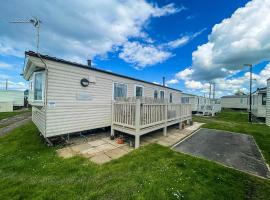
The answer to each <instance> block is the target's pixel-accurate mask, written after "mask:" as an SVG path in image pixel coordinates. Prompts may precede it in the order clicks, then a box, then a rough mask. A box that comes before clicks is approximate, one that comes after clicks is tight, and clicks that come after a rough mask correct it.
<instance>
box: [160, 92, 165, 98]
mask: <svg viewBox="0 0 270 200" xmlns="http://www.w3.org/2000/svg"><path fill="white" fill-rule="evenodd" d="M161 92H163V98H161ZM159 98H160V99H162V100H165V90H159Z"/></svg>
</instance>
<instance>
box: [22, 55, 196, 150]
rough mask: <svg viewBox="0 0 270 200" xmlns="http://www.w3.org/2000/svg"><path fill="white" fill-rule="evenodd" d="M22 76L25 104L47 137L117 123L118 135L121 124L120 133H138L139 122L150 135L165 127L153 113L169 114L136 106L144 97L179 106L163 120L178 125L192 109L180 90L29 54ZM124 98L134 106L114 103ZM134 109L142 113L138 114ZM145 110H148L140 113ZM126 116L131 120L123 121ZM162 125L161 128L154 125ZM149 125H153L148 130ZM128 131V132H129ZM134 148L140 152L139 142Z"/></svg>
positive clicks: (160, 107)
mask: <svg viewBox="0 0 270 200" xmlns="http://www.w3.org/2000/svg"><path fill="white" fill-rule="evenodd" d="M23 75H24V78H25V79H26V80H28V81H29V97H28V100H29V104H31V105H32V120H33V122H34V123H35V124H36V126H37V127H38V129H39V131H40V132H41V133H42V134H43V136H44V137H45V138H49V137H53V136H59V135H64V134H69V133H76V132H80V131H85V130H91V129H96V128H102V127H108V126H111V125H112V122H115V126H114V127H113V129H114V130H118V129H117V127H118V125H119V127H121V128H122V129H120V128H119V129H120V130H122V131H123V132H125V130H124V129H123V128H127V127H128V128H129V130H128V131H130V130H131V129H132V130H133V128H134V127H136V130H139V129H138V126H137V125H138V124H137V123H139V124H140V123H143V126H142V127H143V128H148V129H147V130H153V129H154V128H153V126H154V125H155V128H156V129H157V128H160V127H161V128H164V118H162V116H161V115H160V113H157V110H163V109H165V108H166V109H167V107H168V106H166V104H153V105H152V104H150V103H149V104H147V103H144V102H141V103H139V104H137V103H138V101H137V100H138V99H142V98H147V97H148V98H149V99H150V98H151V99H160V100H162V99H164V102H166V101H165V100H166V99H167V100H168V103H169V104H170V106H173V105H174V104H177V105H176V106H177V107H178V108H179V110H178V111H179V112H178V111H177V110H174V111H173V110H171V111H169V110H168V112H165V113H167V114H166V118H165V119H167V118H168V119H169V118H170V117H173V119H177V120H178V121H177V123H180V122H181V120H191V111H190V105H187V106H182V105H180V103H181V94H182V92H181V91H180V90H177V89H173V88H169V87H166V86H162V85H157V84H154V83H151V82H147V81H142V80H138V79H135V78H131V77H127V76H123V75H119V74H115V73H112V72H108V71H105V70H100V69H97V68H93V67H91V66H88V65H82V64H78V63H73V62H69V61H65V60H62V59H58V58H55V57H50V56H47V55H40V54H36V53H35V52H31V51H29V52H26V62H25V66H24V72H23ZM128 97H130V99H132V98H133V99H136V101H135V102H125V101H124V100H123V102H120V103H118V102H116V103H114V102H115V100H117V99H128ZM134 97H135V98H134ZM120 104H121V105H120ZM136 105H138V106H140V107H141V109H139V110H137V107H136ZM143 106H146V107H147V106H148V107H147V109H145V110H144V107H143ZM151 106H152V108H151ZM181 106H182V107H181ZM168 109H169V108H168ZM137 111H138V112H140V115H138V114H137ZM150 111H151V113H150V114H151V115H150V114H149V113H146V114H147V115H144V114H145V112H150ZM166 111H167V110H166ZM112 112H113V113H112ZM182 112H186V115H185V116H182ZM162 113H163V112H162ZM162 113H161V114H162ZM180 115H181V117H180ZM151 116H153V117H155V118H154V119H150V121H151V120H156V121H151V123H150V121H148V120H149V118H150V117H151ZM160 116H161V118H160ZM128 117H130V119H127V118H128ZM138 117H141V120H140V119H138V120H140V121H138V120H137V118H138ZM121 120H123V121H121ZM158 120H159V121H158ZM179 120H180V121H179ZM161 122H162V126H158V125H159V124H161ZM171 122H176V121H170V123H171ZM127 123H130V124H127ZM170 123H168V124H170ZM149 124H150V125H153V126H151V127H150V125H149ZM135 125H136V126H135ZM148 125H149V126H148ZM114 130H112V134H113V132H114ZM128 131H126V132H127V133H130V132H128ZM142 132H143V131H142ZM144 133H145V130H144ZM131 134H132V135H135V137H136V141H137V140H138V138H139V137H140V135H141V133H138V134H137V132H136V134H137V135H138V136H137V135H136V134H133V132H132V133H131ZM135 146H136V147H138V143H136V144H135Z"/></svg>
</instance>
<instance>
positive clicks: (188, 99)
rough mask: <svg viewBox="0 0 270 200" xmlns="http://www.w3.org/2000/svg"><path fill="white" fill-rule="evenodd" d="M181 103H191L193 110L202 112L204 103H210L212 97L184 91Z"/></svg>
mask: <svg viewBox="0 0 270 200" xmlns="http://www.w3.org/2000/svg"><path fill="white" fill-rule="evenodd" d="M181 103H189V104H191V109H192V112H194V113H196V112H200V110H201V106H202V105H206V104H207V105H208V104H210V99H209V98H206V97H202V96H197V95H194V94H188V93H183V94H182V97H181Z"/></svg>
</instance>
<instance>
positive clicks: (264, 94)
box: [262, 93, 266, 106]
mask: <svg viewBox="0 0 270 200" xmlns="http://www.w3.org/2000/svg"><path fill="white" fill-rule="evenodd" d="M262 105H264V106H265V105H266V93H263V94H262Z"/></svg>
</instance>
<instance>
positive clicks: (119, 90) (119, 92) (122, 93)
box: [114, 83, 127, 99]
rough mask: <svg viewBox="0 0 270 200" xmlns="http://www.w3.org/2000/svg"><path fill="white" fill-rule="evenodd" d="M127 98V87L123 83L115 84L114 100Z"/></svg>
mask: <svg viewBox="0 0 270 200" xmlns="http://www.w3.org/2000/svg"><path fill="white" fill-rule="evenodd" d="M125 97H127V85H125V84H121V83H115V84H114V99H117V98H125Z"/></svg>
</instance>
